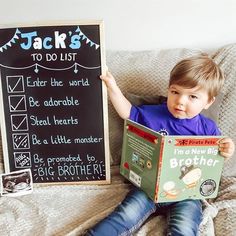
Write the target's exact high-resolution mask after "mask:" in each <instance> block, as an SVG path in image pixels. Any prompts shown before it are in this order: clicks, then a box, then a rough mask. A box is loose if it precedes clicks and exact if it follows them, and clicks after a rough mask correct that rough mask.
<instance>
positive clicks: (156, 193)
mask: <svg viewBox="0 0 236 236" xmlns="http://www.w3.org/2000/svg"><path fill="white" fill-rule="evenodd" d="M163 150H164V138H162V139H161V147H160V153H159V161H158V166H157V179H156V191H155V198H154V199H155V202H157V201H158V192H159V182H160V176H161V168H162V159H163Z"/></svg>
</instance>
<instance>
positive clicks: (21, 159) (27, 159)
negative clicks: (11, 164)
mask: <svg viewBox="0 0 236 236" xmlns="http://www.w3.org/2000/svg"><path fill="white" fill-rule="evenodd" d="M14 160H15V167H16V168H25V167H31V155H30V152H14Z"/></svg>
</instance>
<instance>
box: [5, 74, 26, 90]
mask: <svg viewBox="0 0 236 236" xmlns="http://www.w3.org/2000/svg"><path fill="white" fill-rule="evenodd" d="M7 89H8V93H24V92H25V88H24V79H23V76H22V75H15V76H7Z"/></svg>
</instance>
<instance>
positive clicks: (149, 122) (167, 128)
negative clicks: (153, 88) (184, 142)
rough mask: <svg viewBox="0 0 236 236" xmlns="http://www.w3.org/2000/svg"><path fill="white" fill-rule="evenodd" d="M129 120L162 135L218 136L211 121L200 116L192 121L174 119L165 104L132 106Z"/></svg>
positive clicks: (218, 132) (216, 129) (217, 130)
mask: <svg viewBox="0 0 236 236" xmlns="http://www.w3.org/2000/svg"><path fill="white" fill-rule="evenodd" d="M130 119H131V120H133V121H136V122H137V123H140V124H142V125H144V126H147V127H149V128H151V129H153V130H155V131H157V132H159V133H161V134H163V135H220V131H219V129H218V128H217V126H216V124H215V122H214V121H213V120H211V119H209V118H207V117H205V116H204V115H202V114H199V115H197V116H195V117H193V118H192V119H178V118H175V117H174V116H173V115H172V114H171V113H170V112H169V110H168V108H167V104H166V103H163V104H160V105H142V106H132V108H131V112H130Z"/></svg>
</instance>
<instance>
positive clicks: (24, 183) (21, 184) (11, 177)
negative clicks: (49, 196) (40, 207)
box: [0, 169, 33, 197]
mask: <svg viewBox="0 0 236 236" xmlns="http://www.w3.org/2000/svg"><path fill="white" fill-rule="evenodd" d="M0 181H1V196H9V197H15V196H21V195H26V194H30V193H32V191H33V180H32V173H31V170H30V169H24V170H19V171H14V172H10V173H7V174H1V175H0Z"/></svg>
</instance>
